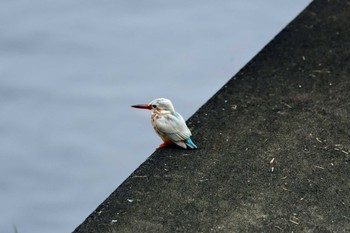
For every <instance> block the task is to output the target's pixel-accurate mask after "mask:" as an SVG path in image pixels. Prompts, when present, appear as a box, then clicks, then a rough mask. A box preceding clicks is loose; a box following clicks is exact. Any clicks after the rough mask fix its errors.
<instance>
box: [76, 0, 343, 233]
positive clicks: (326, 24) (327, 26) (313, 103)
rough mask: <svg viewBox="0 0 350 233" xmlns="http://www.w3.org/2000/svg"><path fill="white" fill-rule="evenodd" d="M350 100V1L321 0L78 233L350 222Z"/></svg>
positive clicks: (267, 228) (286, 228)
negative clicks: (187, 143) (190, 146)
mask: <svg viewBox="0 0 350 233" xmlns="http://www.w3.org/2000/svg"><path fill="white" fill-rule="evenodd" d="M349 111H350V1H346V0H329V1H327V0H316V1H314V2H313V3H311V5H310V6H309V7H308V8H307V9H306V10H304V11H303V12H302V13H301V14H300V15H299V16H298V17H297V18H296V19H295V20H294V21H293V22H292V23H291V24H290V25H288V26H287V27H286V28H285V29H284V30H283V31H282V32H281V33H280V34H279V35H278V36H277V37H276V38H275V39H273V40H272V41H271V42H270V43H269V44H268V45H267V46H266V47H265V48H264V49H263V50H262V51H261V52H260V53H259V54H258V55H257V56H256V57H255V58H254V59H253V60H252V61H251V62H249V63H248V64H247V65H246V66H245V67H244V68H243V69H242V70H241V71H240V72H239V73H238V74H237V75H236V76H235V77H233V78H232V79H231V80H230V81H229V82H228V83H227V84H226V85H225V86H224V87H223V88H222V89H221V90H219V92H218V93H217V94H215V95H214V96H213V97H212V98H211V99H210V100H209V101H208V102H207V103H205V104H204V105H203V107H202V108H200V109H199V110H198V111H197V112H196V113H195V115H193V116H192V117H191V118H190V119H189V121H188V124H189V126H190V128H191V129H192V131H193V139H194V141H195V142H196V144H197V145H198V146H199V149H198V150H195V151H190V150H183V149H181V148H164V149H161V150H159V151H157V152H155V153H154V154H152V155H151V156H150V157H149V158H148V160H147V161H145V162H144V163H143V164H142V165H141V166H140V167H139V168H138V169H137V170H136V171H135V172H134V173H133V174H131V176H130V177H129V178H128V179H127V180H125V182H124V183H123V184H122V185H120V187H118V188H117V189H116V191H115V192H113V193H112V194H111V195H110V196H109V197H108V198H107V199H106V200H105V201H104V202H103V203H102V204H101V205H100V206H99V207H98V208H97V209H96V211H94V212H93V213H92V214H91V215H90V216H89V217H88V218H87V219H86V220H85V221H84V222H83V223H82V224H81V225H80V226H79V227H78V228H77V229H76V230H75V232H76V233H78V232H99V233H101V232H350V179H349V178H350V121H349V120H350V117H349ZM86 195H89V194H88V193H87V194H86Z"/></svg>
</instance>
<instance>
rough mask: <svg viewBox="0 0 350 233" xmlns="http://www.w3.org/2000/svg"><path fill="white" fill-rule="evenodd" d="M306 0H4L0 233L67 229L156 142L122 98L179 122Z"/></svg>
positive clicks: (0, 7)
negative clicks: (161, 106)
mask: <svg viewBox="0 0 350 233" xmlns="http://www.w3.org/2000/svg"><path fill="white" fill-rule="evenodd" d="M309 2H310V0H295V1H281V0H267V1H260V0H249V1H247V0H237V1H231V0H225V1H220V2H217V1H208V0H207V1H203V0H202V1H185V0H180V1H172V2H170V3H169V2H166V1H159V0H158V1H156V0H153V1H152V0H151V1H107V0H102V1H92V0H75V1H70V0H60V1H46V0H45V1H44V0H33V1H25V0H12V1H10V0H3V1H1V2H0V232H4V233H5V232H15V228H16V229H17V230H18V232H20V233H22V232H26V233H38V232H52V233H58V232H70V231H72V230H73V229H74V228H75V227H76V226H78V225H79V224H80V223H81V222H82V221H83V220H84V219H85V218H86V217H87V216H88V215H89V214H90V213H91V212H92V211H93V210H94V209H95V208H96V207H97V206H98V205H99V204H100V203H101V202H102V201H103V200H104V199H105V198H106V197H107V196H108V195H109V194H110V193H111V192H112V191H113V190H115V188H116V187H117V186H118V185H119V184H120V183H121V182H122V181H123V180H124V179H125V178H126V177H127V176H128V175H129V174H130V173H131V172H132V171H133V170H135V169H136V168H137V167H138V166H139V165H140V164H141V163H142V162H143V161H144V160H145V159H146V158H147V157H148V156H149V155H150V154H151V153H152V152H153V151H154V149H155V148H156V147H157V146H158V144H159V143H161V140H160V139H159V138H158V137H157V135H156V134H155V133H154V132H153V130H152V127H151V125H150V119H149V117H150V113H149V112H147V111H142V110H138V109H132V108H130V107H129V106H130V105H131V104H139V103H148V102H150V101H151V100H152V99H154V98H157V97H167V98H169V99H171V100H172V101H173V103H174V105H175V108H176V110H177V111H178V112H180V113H181V114H182V115H183V116H184V118H185V119H187V118H188V117H190V116H191V115H192V114H193V113H194V112H195V111H196V110H197V109H198V108H199V107H200V106H201V105H202V104H204V103H205V101H207V100H208V99H209V98H210V97H211V96H212V95H213V94H214V93H215V92H216V91H217V90H218V89H219V88H220V87H221V86H222V85H223V84H224V83H225V82H227V81H228V80H229V79H230V78H231V77H232V76H233V75H234V74H235V73H236V72H237V71H238V70H239V69H240V68H242V67H243V65H244V64H246V63H247V62H248V61H249V60H250V59H251V58H252V57H253V56H254V55H255V54H256V53H257V52H258V51H259V50H260V49H261V48H262V47H263V46H265V45H266V44H267V43H268V42H269V41H270V40H271V39H272V38H273V37H274V36H275V35H276V34H277V33H278V32H279V31H280V30H281V29H282V28H283V27H284V26H285V25H286V24H287V23H288V22H289V21H291V20H292V19H293V18H294V17H295V16H296V15H297V14H298V13H299V12H300V11H301V10H302V9H303V8H304V7H305V6H306V5H307V4H308V3H309ZM194 140H196V139H194ZM196 144H197V145H198V146H200V145H201V142H200V141H196Z"/></svg>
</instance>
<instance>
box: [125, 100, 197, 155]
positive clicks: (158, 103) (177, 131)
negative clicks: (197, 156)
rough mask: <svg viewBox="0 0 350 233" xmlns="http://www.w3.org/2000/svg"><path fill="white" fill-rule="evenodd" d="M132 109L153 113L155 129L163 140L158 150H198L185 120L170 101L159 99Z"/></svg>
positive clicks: (134, 106)
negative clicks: (167, 147)
mask: <svg viewBox="0 0 350 233" xmlns="http://www.w3.org/2000/svg"><path fill="white" fill-rule="evenodd" d="M131 107H133V108H142V109H149V110H151V111H152V117H151V119H152V126H153V129H154V131H156V133H157V134H158V135H159V137H161V138H162V140H163V143H162V144H160V145H159V147H158V148H157V149H159V148H162V147H166V146H169V145H178V146H180V147H182V148H184V149H187V148H190V149H197V146H196V144H194V143H193V141H192V140H191V136H192V134H191V131H190V130H189V128H188V127H187V125H186V123H185V120H184V119H183V117H182V116H181V115H180V114H179V113H177V112H176V111H175V109H174V106H173V104H172V103H171V101H170V100H168V99H165V98H158V99H155V100H153V101H151V102H150V103H149V104H137V105H132V106H131Z"/></svg>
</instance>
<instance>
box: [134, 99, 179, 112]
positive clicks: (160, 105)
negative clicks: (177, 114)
mask: <svg viewBox="0 0 350 233" xmlns="http://www.w3.org/2000/svg"><path fill="white" fill-rule="evenodd" d="M131 107H133V108H143V109H149V110H152V111H153V112H154V111H158V112H174V111H175V109H174V106H173V104H172V103H171V101H170V100H168V99H165V98H159V99H155V100H152V101H151V103H149V104H137V105H132V106H131Z"/></svg>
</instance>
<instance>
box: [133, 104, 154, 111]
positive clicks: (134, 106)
mask: <svg viewBox="0 0 350 233" xmlns="http://www.w3.org/2000/svg"><path fill="white" fill-rule="evenodd" d="M131 107H133V108H143V109H150V110H151V109H152V107H151V105H149V104H137V105H131Z"/></svg>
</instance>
